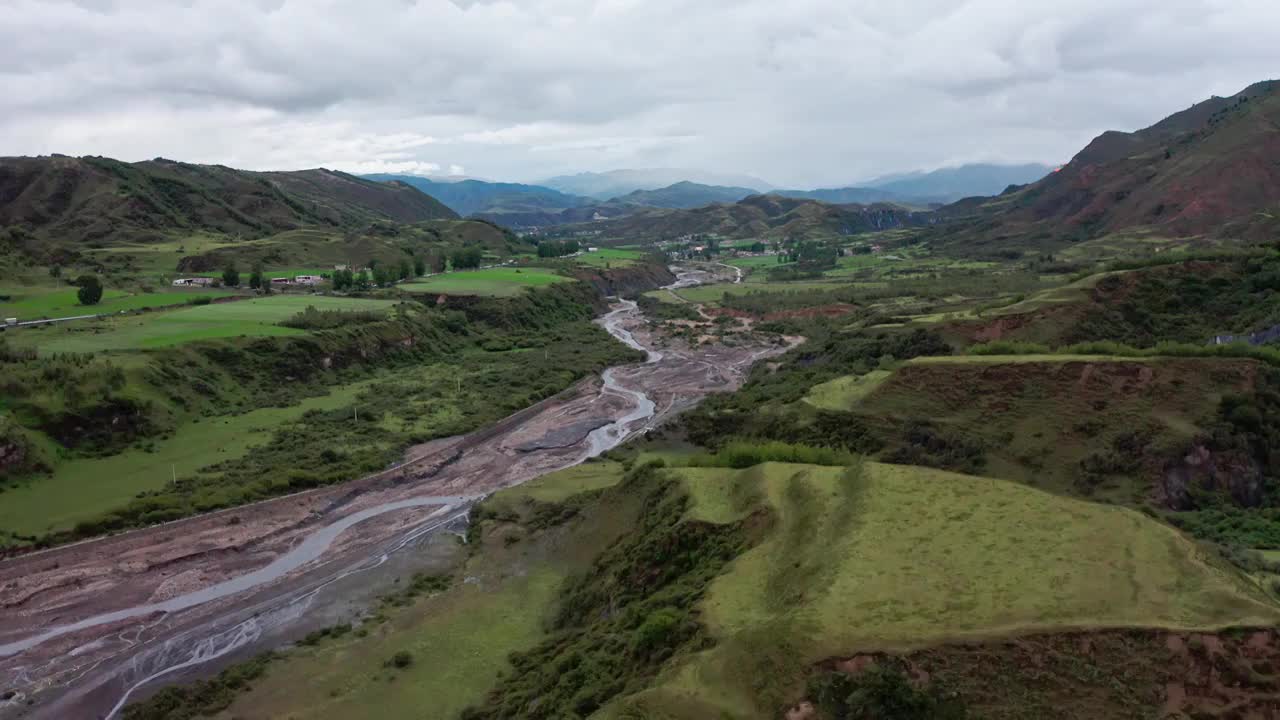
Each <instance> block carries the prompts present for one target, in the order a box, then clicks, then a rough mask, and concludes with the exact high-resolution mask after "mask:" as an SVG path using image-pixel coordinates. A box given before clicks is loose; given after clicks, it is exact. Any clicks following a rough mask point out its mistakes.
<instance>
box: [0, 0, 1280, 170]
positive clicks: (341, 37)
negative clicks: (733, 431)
mask: <svg viewBox="0 0 1280 720" xmlns="http://www.w3.org/2000/svg"><path fill="white" fill-rule="evenodd" d="M1276 28H1280V2H1277V1H1276V0H1070V1H1065V0H1064V1H1054V0H1035V1H1034V2H1032V1H1030V0H896V1H895V2H885V1H884V0H787V1H786V2H778V0H499V1H493V0H359V1H352V2H348V1H346V0H0V155H37V154H50V153H63V154H67V155H107V156H110V157H116V158H120V159H123V160H130V161H133V160H144V159H149V158H153V157H167V158H171V159H176V160H185V161H190V162H199V163H219V164H224V165H229V166H232V167H238V168H244V169H254V170H267V169H274V170H288V169H302V168H310V167H328V168H332V169H339V170H346V171H349V172H403V173H413V174H421V175H458V176H462V175H467V176H473V177H482V178H488V179H498V180H516V181H536V180H538V179H541V178H546V177H550V176H553V175H559V174H567V173H574V172H581V171H603V170H609V169H614V168H643V167H678V168H700V169H706V170H713V171H720V172H725V173H738V174H746V175H750V176H754V177H758V178H762V179H764V180H765V181H767V182H769V183H772V184H774V185H778V186H788V187H819V186H836V185H847V184H850V183H852V182H855V181H857V180H859V179H866V178H870V177H874V176H877V175H881V174H885V173H891V172H899V171H907V170H915V169H932V168H937V167H945V166H952V165H958V164H962V163H968V162H1005V163H1014V162H1044V163H1050V164H1052V163H1061V162H1065V161H1067V160H1068V159H1070V157H1071V155H1073V154H1074V153H1075V152H1076V151H1078V150H1079V149H1080V148H1082V147H1083V146H1084V145H1085V144H1086V143H1087V142H1088V141H1089V140H1090V139H1091V138H1093V137H1095V136H1096V135H1098V134H1099V133H1101V132H1102V131H1104V130H1107V129H1118V130H1134V129H1137V128H1140V127H1144V126H1146V125H1150V124H1152V123H1154V122H1156V121H1158V120H1159V119H1161V118H1162V117H1164V116H1166V115H1168V114H1170V113H1172V112H1176V111H1178V110H1181V109H1183V108H1186V107H1188V106H1189V105H1191V104H1193V103H1194V102H1197V101H1199V100H1203V99H1205V98H1207V97H1209V96H1211V95H1231V94H1234V93H1236V92H1238V91H1240V90H1242V89H1243V88H1244V87H1246V86H1247V85H1249V84H1251V83H1253V82H1257V81H1260V80H1265V79H1272V78H1276V77H1278V76H1280V43H1277V42H1276V41H1275V29H1276Z"/></svg>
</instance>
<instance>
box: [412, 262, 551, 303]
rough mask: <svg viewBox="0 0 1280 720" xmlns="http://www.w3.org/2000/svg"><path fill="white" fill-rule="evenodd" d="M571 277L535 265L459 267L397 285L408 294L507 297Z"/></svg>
mask: <svg viewBox="0 0 1280 720" xmlns="http://www.w3.org/2000/svg"><path fill="white" fill-rule="evenodd" d="M569 280H571V278H568V277H565V276H564V275H557V274H556V273H555V272H554V271H552V270H548V269H546V268H537V267H524V268H515V267H497V268H485V269H483V270H461V271H458V272H449V273H444V274H441V275H433V276H431V277H429V278H424V279H422V280H419V281H417V282H411V283H404V284H402V285H398V286H397V287H398V288H400V289H401V290H404V291H405V292H411V293H441V294H446V295H492V296H498V297H507V296H511V295H515V294H517V293H519V292H520V291H522V290H524V289H525V288H531V287H544V286H547V285H551V284H553V283H558V282H568V281H569Z"/></svg>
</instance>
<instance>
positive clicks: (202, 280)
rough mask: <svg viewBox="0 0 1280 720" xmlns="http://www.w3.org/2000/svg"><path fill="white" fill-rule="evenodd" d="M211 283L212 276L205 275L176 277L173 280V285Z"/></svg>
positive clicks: (203, 285)
mask: <svg viewBox="0 0 1280 720" xmlns="http://www.w3.org/2000/svg"><path fill="white" fill-rule="evenodd" d="M212 285H213V278H207V277H190V278H178V279H177V280H174V281H173V286H174V287H188V286H200V287H209V286H212Z"/></svg>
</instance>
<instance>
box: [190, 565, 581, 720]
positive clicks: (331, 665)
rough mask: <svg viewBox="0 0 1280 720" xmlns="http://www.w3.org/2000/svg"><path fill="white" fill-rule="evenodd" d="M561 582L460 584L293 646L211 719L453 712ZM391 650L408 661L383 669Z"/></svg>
mask: <svg viewBox="0 0 1280 720" xmlns="http://www.w3.org/2000/svg"><path fill="white" fill-rule="evenodd" d="M563 580H564V574H563V573H562V572H558V571H556V570H553V569H548V568H537V569H534V570H532V571H529V572H527V573H522V574H521V575H520V576H514V577H511V578H509V579H507V580H505V581H504V582H503V583H502V585H501V586H500V587H497V588H494V587H484V586H481V585H480V584H478V583H466V584H462V583H458V584H457V585H455V587H454V588H452V589H451V590H449V591H448V592H447V593H444V594H443V595H439V596H436V597H432V598H429V599H427V600H424V601H422V602H421V603H419V604H418V605H417V606H415V607H414V608H412V609H411V610H410V611H409V612H406V613H404V614H403V615H401V616H398V617H396V618H395V619H393V620H392V621H391V622H389V623H386V624H384V625H382V626H380V627H376V628H374V630H373V632H372V633H371V634H370V635H369V637H367V638H364V639H361V638H358V637H356V636H354V635H352V634H348V635H347V636H345V637H343V638H342V639H340V640H338V641H335V642H331V643H325V644H324V645H323V646H321V647H317V648H303V649H299V650H296V651H294V652H292V653H290V654H289V655H288V657H287V659H285V660H282V661H277V662H275V663H273V664H272V666H271V668H270V669H269V671H268V674H267V677H266V678H264V679H262V680H260V681H258V682H257V683H255V687H254V688H253V690H252V691H251V692H250V693H249V694H246V695H244V696H242V697H241V698H239V699H238V700H237V702H236V703H234V704H233V705H232V706H231V707H230V708H229V709H228V710H226V711H225V712H224V713H222V714H220V715H217V716H215V717H219V718H244V719H248V718H263V719H265V718H285V717H299V718H301V717H306V718H312V719H314V720H320V719H322V718H333V719H335V720H338V719H341V720H361V719H363V718H368V720H382V719H383V718H410V717H434V718H453V717H457V715H458V713H459V712H461V711H462V709H463V708H465V707H467V706H468V705H471V704H474V703H476V702H478V701H480V700H481V699H482V697H483V695H484V692H485V691H486V690H488V689H489V687H491V686H492V685H493V684H494V682H495V681H496V680H497V677H498V674H499V672H501V670H502V669H503V668H504V667H505V666H506V658H507V655H508V654H509V653H510V652H511V651H513V650H517V649H520V648H524V647H528V646H530V645H533V644H534V643H535V642H537V640H538V639H539V638H540V637H541V636H542V621H543V619H544V616H545V613H546V610H547V608H548V607H549V606H550V605H551V604H552V603H553V601H554V600H555V596H556V592H557V590H559V587H560V583H561V582H562V581H563ZM398 652H409V653H411V654H412V656H413V658H414V662H413V664H412V665H410V666H409V667H407V668H405V669H402V670H393V669H389V668H384V667H383V663H385V662H386V661H387V659H388V658H391V657H392V656H393V655H395V654H396V653H398Z"/></svg>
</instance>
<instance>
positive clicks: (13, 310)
mask: <svg viewBox="0 0 1280 720" xmlns="http://www.w3.org/2000/svg"><path fill="white" fill-rule="evenodd" d="M231 294H233V292H232V291H230V290H206V289H199V290H194V289H193V290H182V289H179V290H172V291H165V292H153V293H128V292H124V291H122V290H114V289H111V288H108V289H106V290H104V291H103V293H102V300H101V302H99V303H98V304H97V305H81V304H80V299H79V298H78V297H77V296H76V288H68V287H66V286H62V287H36V288H28V287H20V288H0V295H9V296H10V298H11V299H10V300H9V301H7V302H3V303H0V318H9V317H16V318H18V319H19V320H39V319H42V318H58V317H71V316H75V315H96V314H105V313H114V312H120V311H122V310H142V309H146V308H157V307H167V306H170V305H184V304H186V303H188V302H190V301H192V300H197V299H200V298H210V299H212V298H217V297H225V296H228V295H231Z"/></svg>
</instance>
